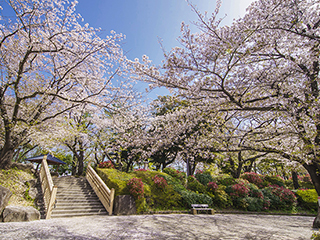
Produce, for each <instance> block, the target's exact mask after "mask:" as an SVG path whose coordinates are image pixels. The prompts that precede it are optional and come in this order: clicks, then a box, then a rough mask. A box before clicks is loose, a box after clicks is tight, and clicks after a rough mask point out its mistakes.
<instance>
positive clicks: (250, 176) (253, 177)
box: [241, 172, 264, 188]
mask: <svg viewBox="0 0 320 240" xmlns="http://www.w3.org/2000/svg"><path fill="white" fill-rule="evenodd" d="M241 178H242V179H246V180H248V181H249V182H251V183H253V184H255V185H257V186H258V187H259V188H262V187H263V185H262V183H263V180H264V176H263V175H260V174H257V173H254V172H247V173H244V174H242V175H241Z"/></svg>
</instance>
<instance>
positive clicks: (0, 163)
mask: <svg viewBox="0 0 320 240" xmlns="http://www.w3.org/2000/svg"><path fill="white" fill-rule="evenodd" d="M13 155H14V148H13V147H11V146H6V145H5V146H4V147H3V148H2V150H1V152H0V169H8V168H10V166H11V164H12V158H13Z"/></svg>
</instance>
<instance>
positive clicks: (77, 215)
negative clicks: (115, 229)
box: [51, 212, 108, 218]
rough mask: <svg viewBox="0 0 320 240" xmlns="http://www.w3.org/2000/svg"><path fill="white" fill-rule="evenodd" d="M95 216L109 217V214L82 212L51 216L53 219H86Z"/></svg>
mask: <svg viewBox="0 0 320 240" xmlns="http://www.w3.org/2000/svg"><path fill="white" fill-rule="evenodd" d="M94 215H108V213H107V212H93V213H90V212H89V213H88V212H82V213H72V214H70V213H59V214H53V215H51V218H67V217H85V216H94Z"/></svg>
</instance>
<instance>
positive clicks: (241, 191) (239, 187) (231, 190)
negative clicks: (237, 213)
mask: <svg viewBox="0 0 320 240" xmlns="http://www.w3.org/2000/svg"><path fill="white" fill-rule="evenodd" d="M249 191H250V189H249V188H248V186H247V185H246V184H245V183H242V182H240V183H236V184H234V185H231V186H228V187H227V190H226V192H227V193H228V194H229V195H230V196H231V198H232V199H237V198H244V197H248V196H249Z"/></svg>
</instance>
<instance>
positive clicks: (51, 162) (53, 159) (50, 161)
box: [25, 154, 66, 165]
mask: <svg viewBox="0 0 320 240" xmlns="http://www.w3.org/2000/svg"><path fill="white" fill-rule="evenodd" d="M44 156H45V155H40V156H36V157H31V158H27V159H25V160H26V161H30V162H37V163H41V162H42V159H43V157H44ZM47 162H48V164H49V165H60V164H66V163H65V162H64V161H61V160H60V159H59V158H56V157H53V156H51V155H50V154H47Z"/></svg>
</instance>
